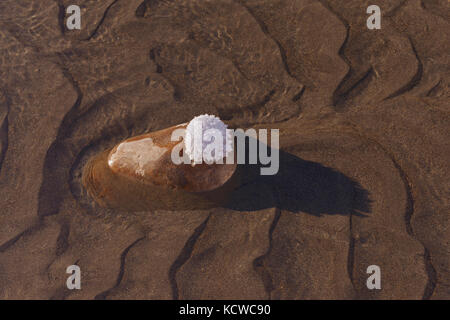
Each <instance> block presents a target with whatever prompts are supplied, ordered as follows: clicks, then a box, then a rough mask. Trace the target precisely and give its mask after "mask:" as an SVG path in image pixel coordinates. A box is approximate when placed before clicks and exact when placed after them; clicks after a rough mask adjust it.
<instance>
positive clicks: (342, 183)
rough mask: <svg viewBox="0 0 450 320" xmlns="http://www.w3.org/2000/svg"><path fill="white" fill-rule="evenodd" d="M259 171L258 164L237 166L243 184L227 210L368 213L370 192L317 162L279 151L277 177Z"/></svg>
mask: <svg viewBox="0 0 450 320" xmlns="http://www.w3.org/2000/svg"><path fill="white" fill-rule="evenodd" d="M247 152H248V148H247ZM247 155H248V153H247ZM246 159H248V157H247V158H246ZM260 168H261V165H259V164H258V165H252V164H244V165H239V170H240V171H241V172H240V174H241V179H242V184H241V185H240V187H239V188H237V189H236V190H234V192H233V194H232V195H231V197H230V201H228V203H227V204H226V206H225V207H226V208H229V209H232V210H236V211H257V210H262V209H266V208H273V207H277V208H279V209H281V210H287V211H290V212H293V213H300V212H303V213H308V214H312V215H315V216H320V215H323V214H328V215H334V214H338V215H350V214H353V215H357V216H366V215H365V213H370V210H371V201H370V199H369V192H368V191H367V190H365V189H364V188H362V187H361V186H360V185H359V183H357V182H356V181H354V180H352V179H351V178H349V177H347V176H346V175H344V174H342V173H340V172H338V171H336V170H334V169H331V168H328V167H325V166H323V165H321V164H320V163H316V162H312V161H306V160H303V159H301V158H299V157H297V156H295V155H293V154H290V153H288V152H284V151H281V150H280V154H279V171H278V173H277V174H275V175H272V176H270V175H267V176H264V175H260Z"/></svg>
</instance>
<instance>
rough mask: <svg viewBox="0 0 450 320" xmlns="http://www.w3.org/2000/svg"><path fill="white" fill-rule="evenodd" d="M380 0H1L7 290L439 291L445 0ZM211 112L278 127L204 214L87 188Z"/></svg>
mask: <svg viewBox="0 0 450 320" xmlns="http://www.w3.org/2000/svg"><path fill="white" fill-rule="evenodd" d="M374 2H376V3H374V4H377V5H379V6H380V8H381V10H382V21H381V29H380V30H368V29H367V27H366V19H367V17H368V15H367V14H366V8H367V3H368V2H367V1H362V0H348V1H341V0H270V1H269V0H245V1H244V0H211V1H207V0H176V1H175V0H145V1H143V0H101V1H94V0H33V1H31V0H1V1H0V299H450V187H449V186H450V184H449V180H450V171H449V162H450V143H449V141H450V139H449V138H450V89H449V80H450V56H449V52H450V36H449V30H450V3H449V1H448V0H424V1H420V0H407V1H404V0H377V1H374ZM71 4H77V5H79V6H80V7H81V9H82V28H81V30H72V31H69V30H67V29H66V27H65V8H66V7H67V6H69V5H71ZM204 113H208V114H215V115H217V116H219V117H220V118H221V119H223V120H225V121H227V122H228V123H229V124H230V125H231V126H233V127H239V128H250V127H252V128H276V129H280V147H281V150H282V152H281V153H280V171H279V173H278V174H277V175H275V176H271V177H255V178H254V179H249V181H248V182H247V183H245V184H242V185H241V186H240V187H239V189H238V190H236V191H235V193H234V194H233V198H232V201H231V202H230V203H229V204H228V205H225V206H224V207H221V208H214V209H210V210H184V211H168V210H156V211H139V212H128V211H124V210H114V209H107V208H102V207H100V206H98V205H97V204H96V203H95V202H94V201H93V200H92V198H91V197H90V196H89V195H88V194H87V193H86V190H85V189H84V188H83V185H82V181H81V175H82V171H83V168H84V166H85V165H86V163H87V161H88V160H89V159H90V158H91V157H93V156H94V155H96V154H98V153H100V152H102V151H104V150H106V149H108V148H111V147H113V146H114V145H116V144H117V143H119V142H120V141H122V140H124V139H126V138H129V137H132V136H136V135H139V134H143V133H146V132H151V131H156V130H160V129H164V128H167V127H170V126H173V125H177V124H180V123H184V122H188V121H190V120H191V119H192V118H193V117H194V116H197V115H200V114H204ZM73 264H77V265H78V266H80V268H81V273H82V279H81V285H82V289H81V290H68V289H67V288H66V279H67V277H68V276H69V275H68V274H67V273H66V268H67V266H69V265H73ZM370 265H378V266H380V268H381V274H382V278H381V279H382V280H381V281H382V289H381V290H369V289H368V288H367V286H366V280H367V278H368V277H369V275H368V274H367V273H366V269H367V267H368V266H370Z"/></svg>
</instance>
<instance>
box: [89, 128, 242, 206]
mask: <svg viewBox="0 0 450 320" xmlns="http://www.w3.org/2000/svg"><path fill="white" fill-rule="evenodd" d="M186 127H187V124H182V125H177V126H173V127H170V128H167V129H163V130H160V131H156V132H151V133H147V134H144V135H140V136H137V137H133V138H130V139H127V140H125V141H123V142H121V143H119V144H118V145H116V146H115V147H114V148H112V149H110V150H106V151H104V152H102V153H100V154H98V155H97V156H95V157H93V158H92V159H90V160H89V161H88V163H87V164H86V166H85V168H84V170H83V178H82V180H83V185H84V187H85V188H86V190H87V191H88V193H89V195H90V196H91V197H92V198H94V200H95V201H96V202H97V203H98V204H100V205H101V206H104V207H110V208H120V209H124V210H133V211H139V210H155V209H167V210H187V209H207V208H213V207H218V206H221V205H223V204H224V203H225V202H226V201H227V198H228V196H229V195H230V193H231V191H232V190H233V189H234V188H235V187H236V185H237V180H238V179H237V174H236V168H237V165H236V163H234V164H225V161H224V164H219V163H213V164H206V163H201V164H194V163H193V161H192V162H191V161H188V163H181V164H176V163H174V161H173V160H172V157H171V154H172V151H174V152H180V155H182V156H183V148H182V147H183V142H180V140H177V141H172V138H171V137H172V133H173V132H174V131H175V130H176V129H185V128H186ZM174 148H177V149H179V150H175V149H174Z"/></svg>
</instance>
